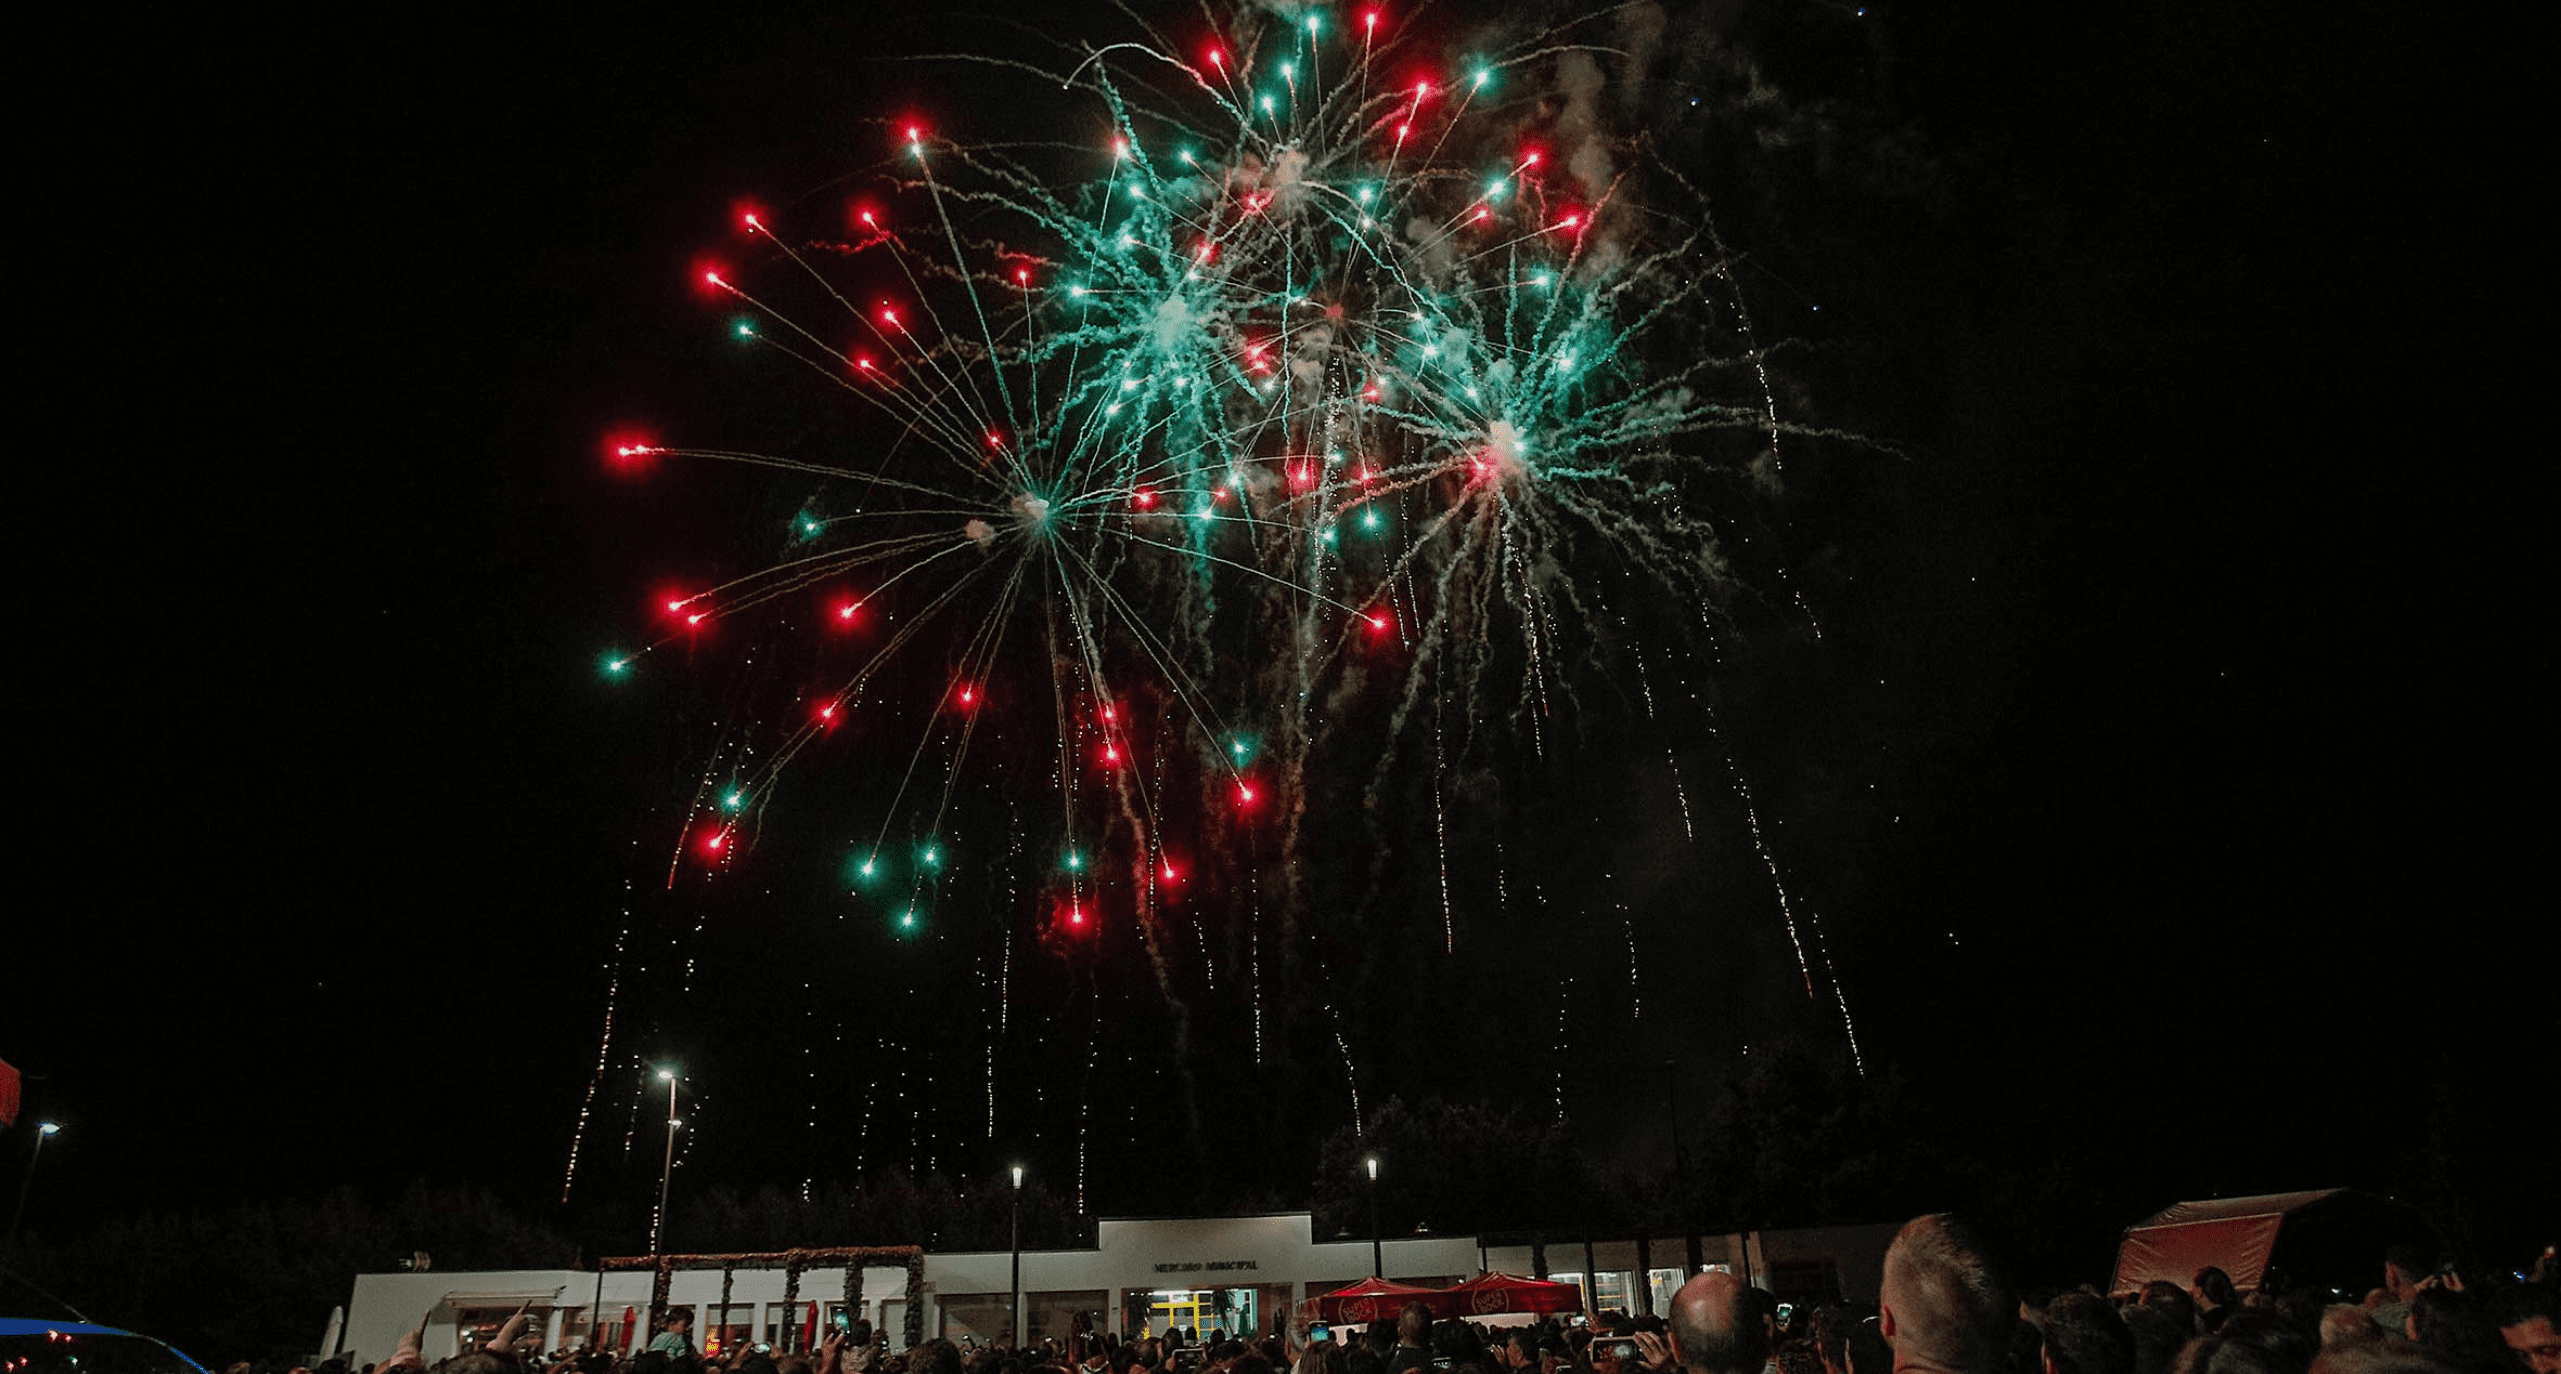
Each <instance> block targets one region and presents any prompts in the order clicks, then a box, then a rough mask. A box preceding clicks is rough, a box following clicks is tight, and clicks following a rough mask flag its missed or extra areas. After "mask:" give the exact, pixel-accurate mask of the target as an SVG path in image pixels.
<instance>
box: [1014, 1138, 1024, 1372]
mask: <svg viewBox="0 0 2561 1374" xmlns="http://www.w3.org/2000/svg"><path fill="white" fill-rule="evenodd" d="M1013 1318H1014V1320H1013V1328H1014V1349H1016V1350H1020V1349H1022V1348H1023V1166H1021V1165H1019V1164H1017V1165H1015V1166H1014V1297H1013Z"/></svg>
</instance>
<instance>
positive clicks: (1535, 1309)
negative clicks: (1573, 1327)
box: [1436, 1271, 1583, 1317]
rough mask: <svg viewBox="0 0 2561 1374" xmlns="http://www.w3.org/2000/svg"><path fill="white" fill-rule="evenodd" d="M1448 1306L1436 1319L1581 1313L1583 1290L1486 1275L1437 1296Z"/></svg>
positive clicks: (1537, 1281)
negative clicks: (1507, 1314)
mask: <svg viewBox="0 0 2561 1374" xmlns="http://www.w3.org/2000/svg"><path fill="white" fill-rule="evenodd" d="M1440 1296H1441V1297H1442V1298H1443V1299H1444V1300H1445V1301H1446V1303H1447V1307H1446V1309H1445V1310H1442V1309H1436V1313H1437V1314H1439V1315H1447V1316H1453V1317H1490V1316H1493V1315H1495V1314H1497V1313H1510V1312H1529V1313H1535V1314H1540V1315H1544V1314H1546V1313H1549V1312H1580V1311H1582V1310H1583V1290H1582V1289H1580V1288H1578V1287H1576V1286H1575V1285H1573V1284H1570V1283H1550V1282H1549V1281H1547V1280H1546V1279H1527V1278H1522V1277H1521V1276H1520V1275H1518V1274H1498V1273H1493V1272H1491V1271H1488V1272H1486V1273H1482V1274H1479V1275H1477V1276H1476V1277H1475V1278H1472V1279H1469V1280H1468V1281H1467V1282H1465V1283H1462V1284H1460V1285H1458V1286H1457V1287H1456V1288H1452V1289H1450V1290H1448V1291H1447V1292H1445V1293H1443V1294H1441V1295H1440Z"/></svg>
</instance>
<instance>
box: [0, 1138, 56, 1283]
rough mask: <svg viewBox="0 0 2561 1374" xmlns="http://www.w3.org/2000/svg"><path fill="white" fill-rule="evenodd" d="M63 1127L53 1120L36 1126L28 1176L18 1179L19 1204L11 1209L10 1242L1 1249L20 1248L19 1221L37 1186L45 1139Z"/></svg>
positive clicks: (28, 1162)
mask: <svg viewBox="0 0 2561 1374" xmlns="http://www.w3.org/2000/svg"><path fill="white" fill-rule="evenodd" d="M61 1129H62V1127H61V1126H60V1125H58V1124H56V1123H54V1122H51V1121H48V1122H46V1123H44V1124H43V1125H41V1126H38V1127H36V1144H35V1148H34V1149H32V1150H30V1151H28V1152H27V1172H26V1176H25V1177H24V1178H21V1179H19V1180H18V1205H17V1206H15V1207H12V1208H10V1209H9V1243H8V1244H6V1245H0V1250H5V1251H15V1250H16V1249H17V1248H18V1222H19V1221H20V1220H21V1219H23V1218H24V1217H25V1216H26V1215H27V1192H28V1190H29V1189H32V1188H34V1187H35V1186H36V1161H38V1160H40V1159H43V1158H44V1143H45V1141H46V1140H48V1139H50V1138H51V1137H52V1136H53V1135H54V1134H55V1133H56V1132H58V1131H60V1130H61Z"/></svg>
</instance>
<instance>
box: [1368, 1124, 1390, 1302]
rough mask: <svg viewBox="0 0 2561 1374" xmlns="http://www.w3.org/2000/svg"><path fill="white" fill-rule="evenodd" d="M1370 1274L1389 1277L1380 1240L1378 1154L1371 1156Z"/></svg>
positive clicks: (1376, 1276) (1375, 1276) (1381, 1277)
mask: <svg viewBox="0 0 2561 1374" xmlns="http://www.w3.org/2000/svg"><path fill="white" fill-rule="evenodd" d="M1369 1276H1370V1277H1371V1278H1374V1279H1383V1278H1386V1277H1387V1263H1386V1261H1385V1259H1384V1258H1383V1251H1382V1249H1381V1247H1380V1245H1379V1241H1378V1156H1376V1155H1371V1156H1370V1157H1369Z"/></svg>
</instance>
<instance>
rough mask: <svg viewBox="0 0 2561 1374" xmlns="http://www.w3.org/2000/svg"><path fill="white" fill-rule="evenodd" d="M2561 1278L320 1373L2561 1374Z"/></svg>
mask: <svg viewBox="0 0 2561 1374" xmlns="http://www.w3.org/2000/svg"><path fill="white" fill-rule="evenodd" d="M2551 1267H2552V1265H2551V1258H2550V1256H2549V1254H2547V1255H2546V1257H2545V1259H2544V1260H2543V1261H2542V1262H2540V1263H2539V1264H2538V1267H2537V1268H2536V1270H2535V1272H2534V1273H2533V1274H2532V1275H2531V1276H2529V1277H2528V1278H2526V1279H2525V1280H2524V1281H2522V1282H2508V1283H2505V1284H2502V1285H2498V1286H2495V1287H2485V1286H2484V1285H2481V1284H2477V1283H2474V1284H2467V1283H2466V1282H2465V1281H2464V1280H2463V1278H2462V1277H2461V1276H2460V1275H2459V1274H2457V1273H2455V1272H2454V1271H2453V1270H2452V1269H2450V1268H2440V1267H2438V1266H2436V1265H2434V1264H2433V1263H2432V1261H2431V1257H2429V1256H2427V1255H2425V1254H2422V1253H2419V1252H2417V1251H2414V1250H2408V1249H2397V1248H2396V1249H2394V1250H2393V1251H2391V1252H2389V1253H2388V1254H2387V1255H2385V1256H2384V1257H2383V1262H2382V1264H2381V1266H2380V1269H2381V1277H2382V1282H2381V1283H2380V1284H2379V1285H2378V1286H2377V1287H2375V1288H2374V1289H2373V1290H2372V1291H2371V1292H2369V1293H2367V1294H2365V1295H2364V1298H2363V1300H2362V1301H2359V1302H2348V1301H2341V1300H2338V1298H2337V1296H2336V1295H2334V1294H2332V1293H2329V1292H2325V1291H2320V1290H2310V1289H2304V1290H2289V1289H2287V1288H2286V1287H2285V1285H2284V1284H2283V1282H2282V1280H2281V1279H2278V1278H2277V1277H2276V1276H2274V1275H2270V1276H2269V1278H2270V1279H2271V1280H2272V1281H2270V1282H2266V1283H2263V1284H2262V1285H2261V1286H2260V1287H2259V1288H2257V1289H2255V1290H2253V1291H2250V1292H2246V1293H2245V1292H2243V1291H2242V1290H2241V1289H2240V1288H2239V1287H2238V1286H2237V1285H2235V1284H2234V1283H2233V1281H2232V1279H2231V1277H2230V1276H2229V1275H2227V1274H2226V1273H2224V1272H2223V1271H2222V1270H2221V1269H2217V1268H2208V1269H2203V1270H2200V1271H2199V1272H2197V1273H2196V1274H2195V1275H2194V1276H2193V1279H2192V1281H2191V1282H2189V1283H2188V1284H2186V1285H2180V1284H2176V1283H2169V1282H2155V1283H2151V1284H2147V1285H2145V1286H2144V1287H2143V1288H2142V1289H2141V1290H2140V1291H2139V1292H2136V1293H2133V1294H2130V1295H2124V1296H2123V1297H2121V1298H2120V1299H2111V1298H2109V1297H2107V1296H2105V1295H2103V1294H2101V1293H2099V1292H2098V1291H2096V1290H2094V1289H2089V1288H2083V1289H2079V1290H2074V1291H2068V1292H2062V1293H2052V1294H2040V1293H2027V1294H2021V1293H2019V1292H2018V1291H2016V1290H2015V1289H2014V1288H2013V1287H2012V1286H2011V1284H2010V1282H2009V1280H2008V1279H2007V1278H2006V1277H2005V1276H2004V1275H2003V1272H2002V1270H2001V1267H2000V1265H1999V1264H1998V1262H1997V1261H1996V1259H1995V1258H1994V1257H1993V1255H1992V1253H1991V1251H1990V1250H1989V1248H1988V1247H1987V1246H1986V1245H1985V1244H1984V1242H1983V1241H1982V1239H1981V1238H1980V1237H1979V1236H1978V1235H1977V1234H1976V1233H1975V1232H1974V1231H1973V1230H1972V1229H1971V1228H1970V1227H1968V1226H1967V1225H1966V1223H1965V1222H1963V1221H1962V1220H1960V1219H1958V1218H1956V1217H1953V1216H1948V1215H1934V1216H1925V1217H1921V1218H1918V1219H1916V1220H1914V1221H1912V1222H1911V1223H1910V1224H1908V1225H1906V1226H1905V1227H1903V1229H1902V1230H1901V1232H1900V1233H1899V1234H1897V1235H1896V1237H1895V1239H1894V1243H1893V1246H1892V1247H1891V1248H1890V1249H1889V1250H1888V1251H1887V1253H1886V1259H1885V1273H1884V1282H1883V1286H1882V1290H1881V1292H1880V1294H1879V1297H1878V1301H1877V1303H1876V1304H1875V1307H1874V1309H1873V1310H1872V1311H1870V1310H1861V1309H1859V1308H1856V1307H1852V1306H1850V1305H1848V1304H1844V1303H1829V1304H1825V1305H1822V1306H1819V1307H1813V1308H1794V1309H1788V1308H1783V1307H1782V1305H1781V1304H1780V1303H1779V1301H1778V1299H1777V1298H1776V1297H1774V1296H1773V1295H1772V1294H1771V1293H1770V1292H1769V1291H1768V1290H1766V1289H1763V1288H1759V1287H1756V1286H1754V1285H1752V1284H1750V1283H1747V1282H1745V1281H1743V1280H1742V1279H1740V1278H1738V1277H1736V1276H1734V1275H1732V1274H1729V1273H1723V1272H1709V1273H1705V1274H1701V1275H1699V1276H1697V1277H1696V1278H1693V1279H1691V1280H1690V1281H1689V1282H1688V1283H1687V1284H1686V1285H1685V1286H1683V1287H1682V1288H1681V1290H1680V1292H1679V1293H1678V1294H1677V1295H1676V1296H1675V1298H1674V1300H1673V1302H1672V1305H1671V1311H1670V1313H1669V1314H1668V1315H1667V1316H1653V1315H1647V1316H1638V1317H1632V1318H1631V1317H1628V1316H1627V1315H1625V1314H1621V1313H1606V1314H1603V1316H1602V1318H1601V1319H1600V1321H1598V1322H1597V1323H1595V1324H1589V1325H1587V1324H1585V1323H1583V1322H1582V1321H1580V1320H1579V1319H1562V1318H1554V1317H1551V1318H1548V1319H1546V1320H1544V1321H1541V1322H1536V1323H1532V1324H1528V1325H1515V1326H1498V1325H1485V1324H1480V1323H1474V1322H1468V1321H1451V1320H1444V1321H1434V1320H1433V1319H1432V1317H1431V1314H1430V1312H1429V1311H1428V1309H1426V1308H1425V1307H1424V1306H1422V1305H1421V1304H1419V1303H1416V1304H1411V1305H1409V1306H1408V1307H1406V1309H1405V1310H1404V1311H1403V1313H1402V1314H1401V1315H1400V1316H1399V1317H1398V1319H1397V1320H1395V1321H1393V1322H1379V1323H1375V1324H1373V1325H1371V1326H1369V1327H1366V1328H1363V1329H1360V1330H1357V1331H1354V1330H1349V1329H1346V1330H1344V1331H1341V1332H1336V1331H1333V1330H1331V1329H1329V1328H1324V1327H1297V1326H1287V1327H1284V1328H1282V1329H1280V1330H1276V1331H1273V1332H1270V1333H1268V1334H1253V1335H1246V1336H1241V1337H1236V1338H1231V1337H1229V1336H1228V1335H1227V1334H1226V1333H1223V1332H1211V1333H1210V1335H1209V1337H1208V1339H1206V1340H1195V1339H1193V1338H1192V1333H1190V1332H1187V1331H1182V1330H1175V1331H1169V1332H1166V1333H1163V1334H1160V1335H1152V1336H1151V1335H1144V1334H1142V1335H1139V1336H1137V1337H1135V1338H1131V1339H1122V1338H1120V1337H1118V1336H1116V1335H1114V1334H1112V1333H1108V1332H1092V1331H1089V1330H1088V1329H1087V1328H1086V1326H1085V1324H1083V1323H1081V1322H1080V1323H1078V1325H1077V1329H1076V1330H1075V1331H1073V1332H1071V1333H1070V1334H1068V1335H1066V1336H1063V1337H1058V1338H1051V1339H1042V1340H1038V1341H1035V1342H1032V1343H1030V1344H1029V1345H1027V1346H1026V1347H1025V1348H1023V1349H1019V1350H1018V1349H1012V1348H1009V1347H1008V1346H1006V1345H1005V1344H1004V1343H1002V1342H999V1343H996V1344H993V1345H987V1346H976V1347H974V1348H972V1349H968V1350H963V1349H962V1348H961V1347H960V1346H958V1345H956V1344H954V1343H953V1342H951V1341H948V1340H941V1339H936V1340H929V1341H926V1342H924V1343H923V1344H921V1345H918V1346H916V1347H915V1348H913V1349H910V1350H906V1351H903V1352H897V1353H892V1352H891V1351H889V1350H888V1349H887V1348H886V1346H885V1343H884V1341H883V1340H882V1338H881V1337H879V1336H876V1335H875V1334H874V1333H873V1331H872V1330H871V1328H870V1324H869V1323H867V1322H857V1323H856V1324H855V1325H854V1327H853V1328H852V1329H851V1330H837V1331H834V1332H831V1333H830V1334H829V1335H828V1336H827V1337H826V1338H825V1339H824V1340H823V1341H821V1342H820V1343H819V1346H818V1348H817V1349H815V1350H813V1351H806V1352H801V1351H782V1352H777V1351H774V1350H771V1349H769V1348H767V1347H764V1346H759V1345H751V1344H747V1343H743V1342H739V1343H733V1345H732V1347H731V1348H730V1349H728V1350H727V1351H725V1352H721V1353H720V1354H718V1355H715V1356H713V1357H710V1358H706V1357H705V1356H704V1355H703V1354H702V1352H700V1351H699V1350H698V1349H697V1348H696V1347H695V1345H694V1343H693V1339H692V1331H691V1318H690V1317H689V1316H687V1315H684V1314H682V1313H678V1314H676V1315H674V1316H672V1317H670V1318H669V1320H668V1321H667V1323H666V1324H665V1326H664V1327H663V1328H662V1329H661V1330H659V1331H658V1332H657V1334H656V1335H655V1336H654V1337H653V1339H652V1340H651V1342H650V1343H649V1345H648V1347H647V1348H646V1349H644V1350H642V1351H640V1352H638V1353H636V1354H633V1355H631V1356H629V1357H627V1358H617V1357H616V1356H614V1355H613V1354H611V1353H609V1352H606V1351H603V1350H598V1349H593V1348H588V1349H579V1350H562V1351H555V1352H553V1353H552V1354H550V1355H549V1356H544V1355H542V1354H540V1353H539V1352H537V1351H528V1350H526V1349H524V1346H525V1345H526V1344H527V1343H528V1342H527V1338H526V1337H525V1335H524V1320H523V1317H522V1316H521V1314H520V1315H519V1316H518V1317H517V1318H516V1319H515V1320H512V1321H510V1322H508V1323H507V1324H506V1325H505V1326H503V1327H501V1328H500V1329H499V1330H498V1332H497V1333H496V1335H494V1336H493V1337H492V1338H490V1339H489V1340H488V1341H487V1342H485V1343H484V1344H482V1345H481V1346H480V1347H479V1348H477V1349H474V1350H471V1351H469V1352H467V1353H465V1354H462V1355H459V1356H456V1357H454V1358H451V1359H447V1360H443V1361H440V1362H437V1363H436V1364H434V1365H433V1366H432V1367H430V1366H429V1364H428V1363H427V1361H425V1360H424V1359H423V1358H421V1356H420V1353H419V1337H418V1335H416V1334H414V1333H413V1334H412V1335H411V1336H410V1337H409V1338H408V1339H407V1340H405V1341H404V1342H403V1343H402V1345H401V1347H400V1349H399V1350H398V1351H397V1352H395V1353H394V1354H393V1355H392V1356H391V1358H389V1359H388V1360H385V1361H383V1362H382V1363H380V1364H377V1365H370V1366H366V1367H365V1368H364V1369H362V1370H361V1371H355V1370H348V1369H345V1368H338V1369H331V1368H328V1367H326V1366H324V1367H323V1368H322V1369H321V1370H320V1371H319V1372H318V1374H1409V1371H1420V1372H1421V1374H1440V1372H1441V1371H1447V1374H1533V1371H1535V1374H2561V1274H2555V1273H2553V1272H2551ZM333 1363H335V1362H333ZM227 1374H248V1371H245V1370H239V1369H235V1370H233V1371H228V1372H227ZM294 1374H310V1371H301V1370H297V1371H294Z"/></svg>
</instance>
